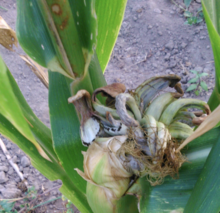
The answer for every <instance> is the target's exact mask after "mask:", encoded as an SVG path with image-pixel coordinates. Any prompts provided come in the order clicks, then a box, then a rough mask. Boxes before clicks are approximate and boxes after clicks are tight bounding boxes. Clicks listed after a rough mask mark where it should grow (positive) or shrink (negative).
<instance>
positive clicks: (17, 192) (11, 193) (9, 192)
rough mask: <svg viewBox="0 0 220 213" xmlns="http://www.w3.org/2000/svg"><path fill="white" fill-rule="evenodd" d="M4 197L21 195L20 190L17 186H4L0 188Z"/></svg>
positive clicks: (9, 197) (10, 197)
mask: <svg viewBox="0 0 220 213" xmlns="http://www.w3.org/2000/svg"><path fill="white" fill-rule="evenodd" d="M1 193H2V195H3V197H4V198H5V199H12V198H18V197H19V196H20V195H21V190H20V189H17V188H5V189H2V190H1Z"/></svg>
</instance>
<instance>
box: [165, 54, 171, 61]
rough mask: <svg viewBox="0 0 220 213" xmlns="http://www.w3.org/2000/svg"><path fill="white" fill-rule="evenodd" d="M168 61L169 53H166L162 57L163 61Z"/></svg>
mask: <svg viewBox="0 0 220 213" xmlns="http://www.w3.org/2000/svg"><path fill="white" fill-rule="evenodd" d="M169 59H170V53H167V54H166V55H165V57H164V60H165V61H168V60H169Z"/></svg>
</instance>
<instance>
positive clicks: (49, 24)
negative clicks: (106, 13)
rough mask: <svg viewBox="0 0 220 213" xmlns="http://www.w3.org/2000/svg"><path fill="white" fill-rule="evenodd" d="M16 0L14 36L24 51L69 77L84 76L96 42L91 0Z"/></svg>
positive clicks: (40, 62)
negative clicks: (15, 34) (16, 13)
mask: <svg viewBox="0 0 220 213" xmlns="http://www.w3.org/2000/svg"><path fill="white" fill-rule="evenodd" d="M17 3H18V4H17V8H18V16H17V36H18V40H19V43H20V45H21V46H22V48H23V49H24V50H25V52H26V53H27V54H28V55H29V56H30V57H31V58H32V59H33V60H35V61H36V62H38V63H39V64H41V65H42V66H44V67H47V68H48V69H50V70H51V71H56V72H60V73H61V74H63V75H65V76H68V77H69V78H72V79H75V78H76V77H82V76H84V73H86V72H87V70H88V66H89V63H90V60H91V57H92V54H93V48H94V47H95V45H96V32H97V26H96V25H97V24H96V23H97V20H96V14H95V4H94V1H89V0H84V1H59V0H39V1H35V0H30V1H26V0H18V1H17ZM88 83H89V82H88Z"/></svg>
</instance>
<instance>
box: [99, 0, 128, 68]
mask: <svg viewBox="0 0 220 213" xmlns="http://www.w3.org/2000/svg"><path fill="white" fill-rule="evenodd" d="M126 3H127V0H106V1H103V0H96V3H95V9H96V14H97V18H98V37H97V48H96V52H97V56H98V59H99V63H100V65H101V69H102V71H103V72H104V71H105V68H106V66H107V64H108V61H109V59H110V56H111V53H112V50H113V47H114V45H115V42H116V39H117V37H118V33H119V30H120V27H121V23H122V20H123V17H124V12H125V7H126Z"/></svg>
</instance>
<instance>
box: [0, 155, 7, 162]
mask: <svg viewBox="0 0 220 213" xmlns="http://www.w3.org/2000/svg"><path fill="white" fill-rule="evenodd" d="M0 158H1V161H2V162H4V161H5V160H6V157H5V155H3V154H0Z"/></svg>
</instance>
